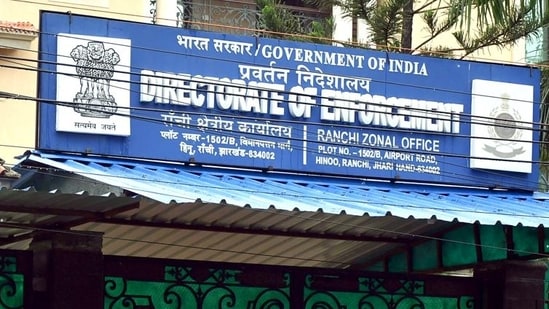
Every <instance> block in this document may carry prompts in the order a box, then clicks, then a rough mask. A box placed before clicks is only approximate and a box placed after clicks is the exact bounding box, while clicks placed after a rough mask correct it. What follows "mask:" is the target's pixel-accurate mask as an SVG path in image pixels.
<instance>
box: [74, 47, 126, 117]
mask: <svg viewBox="0 0 549 309" xmlns="http://www.w3.org/2000/svg"><path fill="white" fill-rule="evenodd" d="M70 55H71V58H72V60H73V61H74V62H76V74H78V78H79V79H80V89H79V91H78V92H77V93H76V95H75V97H74V99H73V102H74V103H75V104H76V106H74V111H76V112H77V113H79V114H80V115H82V116H83V117H92V118H110V117H111V116H112V115H113V114H114V113H116V110H117V104H116V100H115V98H114V96H113V95H112V94H111V91H110V87H111V79H112V77H113V75H114V67H115V65H117V64H118V63H119V62H120V55H119V54H118V53H117V52H116V51H115V50H114V49H113V48H108V49H105V45H104V44H103V42H98V41H90V42H88V43H87V45H86V46H84V45H78V46H76V47H74V49H73V50H72V51H71V54H70Z"/></svg>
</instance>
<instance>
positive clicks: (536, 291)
mask: <svg viewBox="0 0 549 309" xmlns="http://www.w3.org/2000/svg"><path fill="white" fill-rule="evenodd" d="M545 271H546V266H545V264H544V263H542V262H536V261H504V262H501V263H494V264H489V265H486V266H482V267H477V268H475V273H474V276H475V278H476V279H477V280H479V281H480V286H482V304H480V306H479V307H480V308H483V309H516V308H521V309H543V308H544V296H545V295H544V280H545ZM475 307H476V306H475Z"/></svg>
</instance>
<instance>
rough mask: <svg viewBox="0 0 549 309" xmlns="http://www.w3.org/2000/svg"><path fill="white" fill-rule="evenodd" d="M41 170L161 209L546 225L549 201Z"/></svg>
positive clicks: (339, 184) (161, 170)
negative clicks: (192, 206)
mask: <svg viewBox="0 0 549 309" xmlns="http://www.w3.org/2000/svg"><path fill="white" fill-rule="evenodd" d="M37 163H38V164H42V165H43V166H46V167H48V168H53V169H57V170H60V171H65V172H71V173H75V174H78V175H81V176H83V177H86V178H89V179H93V180H95V181H97V182H100V183H105V184H109V185H112V186H115V187H120V188H122V189H124V190H126V191H130V192H134V193H135V194H138V195H141V196H145V197H147V198H150V199H152V200H155V201H159V202H162V203H170V202H175V203H188V202H193V201H196V200H200V201H202V202H204V203H221V202H223V203H226V204H231V205H237V206H246V205H248V206H250V207H252V208H257V209H266V208H269V207H271V206H274V207H276V208H277V209H283V210H293V209H296V208H297V209H299V210H302V211H317V210H319V209H320V210H321V211H323V212H325V213H333V214H339V213H346V214H349V215H363V214H368V215H370V216H385V215H386V214H391V215H393V216H397V217H402V218H408V217H413V218H416V219H432V218H436V219H438V220H443V221H448V222H455V221H457V222H463V223H474V222H480V223H482V224H496V223H501V224H506V225H518V224H521V225H523V226H532V227H535V226H539V225H545V226H547V225H549V224H548V223H549V200H548V198H549V196H548V195H544V194H540V193H528V192H510V191H500V190H489V189H472V188H456V187H449V186H432V185H412V184H394V183H388V182H376V181H366V180H359V179H342V178H326V177H318V176H315V177H312V176H299V175H289V174H284V175H281V174H269V173H258V172H245V171H238V170H227V169H208V168H196V167H189V166H184V165H176V164H166V163H153V162H143V161H132V160H123V159H107V158H101V157H89V156H81V155H66V154H63V155H56V154H46V153H41V152H32V153H29V154H28V156H26V159H25V161H24V162H23V163H22V165H21V167H25V166H27V168H31V169H32V167H31V166H30V165H35V164H37Z"/></svg>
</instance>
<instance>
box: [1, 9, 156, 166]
mask: <svg viewBox="0 0 549 309" xmlns="http://www.w3.org/2000/svg"><path fill="white" fill-rule="evenodd" d="M131 2H132V5H128V1H127V0H93V1H88V0H28V1H25V0H23V1H17V0H0V20H1V21H10V22H17V21H26V22H31V23H32V24H33V25H34V26H35V27H36V28H38V25H39V23H40V20H39V18H40V14H39V13H40V10H48V11H57V12H67V11H71V12H73V13H74V14H87V15H95V16H103V17H108V18H116V19H125V20H133V21H142V22H149V21H150V20H151V19H150V16H147V14H146V13H147V12H148V8H149V1H148V0H132V1H131ZM37 50H38V38H36V39H34V40H33V41H32V42H31V44H30V46H29V48H28V50H21V49H19V50H16V49H0V66H3V67H0V91H4V92H10V93H16V94H20V95H23V96H29V97H35V96H36V93H37V88H36V85H37V83H36V80H37V74H36V71H35V70H36V69H37V59H38V53H37ZM8 58H9V59H8ZM24 59H28V60H29V61H24ZM6 66H21V67H24V68H25V69H24V70H23V69H14V68H9V67H6ZM0 108H1V119H2V120H1V124H0V128H1V130H0V157H1V158H3V159H4V160H6V164H8V165H11V164H13V163H15V162H16V159H14V156H17V155H20V154H22V153H23V152H24V151H25V150H27V149H32V148H34V147H35V140H36V134H35V132H36V116H37V115H36V114H37V113H36V110H37V109H36V104H35V103H34V102H32V101H23V100H14V99H5V98H0Z"/></svg>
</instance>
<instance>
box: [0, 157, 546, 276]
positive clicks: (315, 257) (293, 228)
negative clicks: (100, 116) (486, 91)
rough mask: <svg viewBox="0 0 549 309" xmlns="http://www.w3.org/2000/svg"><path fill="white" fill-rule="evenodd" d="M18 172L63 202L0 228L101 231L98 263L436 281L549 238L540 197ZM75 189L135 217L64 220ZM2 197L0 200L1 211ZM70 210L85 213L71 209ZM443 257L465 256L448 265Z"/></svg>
mask: <svg viewBox="0 0 549 309" xmlns="http://www.w3.org/2000/svg"><path fill="white" fill-rule="evenodd" d="M18 170H19V171H20V172H21V173H22V177H21V179H20V182H19V183H18V184H16V185H18V186H19V188H26V187H28V186H32V188H35V189H36V190H38V191H44V192H50V191H51V190H52V189H53V188H58V189H60V190H62V191H63V192H64V193H66V194H62V195H61V196H62V197H63V198H62V199H61V200H60V201H58V202H59V203H58V204H60V205H61V206H60V205H57V207H56V208H55V209H54V210H55V211H53V212H51V211H48V209H47V207H46V208H44V207H41V206H40V203H37V204H36V205H35V206H33V208H30V209H29V211H31V212H38V213H44V215H48V216H52V215H53V216H52V217H51V218H50V221H47V223H48V224H40V221H37V222H36V224H26V225H23V226H22V228H19V229H17V228H18V227H20V224H21V223H23V221H19V220H10V221H6V222H4V225H5V226H6V227H10V226H11V227H12V228H13V229H14V230H13V231H14V232H17V231H20V230H25V229H29V230H32V229H52V228H53V229H56V228H58V227H59V226H61V227H65V228H70V229H71V230H73V231H92V232H100V233H103V235H104V236H103V253H104V254H108V255H124V256H140V257H155V258H170V259H188V260H202V261H223V262H234V263H254V264H271V265H273V264H274V265H288V266H306V267H326V268H356V269H370V270H374V269H376V270H380V269H385V270H394V269H396V270H397V271H403V270H404V271H406V269H407V267H408V270H407V271H417V270H421V271H425V270H429V271H434V270H436V271H440V270H445V269H448V268H451V269H456V268H460V267H461V268H464V267H470V266H471V265H472V264H474V263H479V262H486V261H487V260H489V259H491V260H494V259H502V258H506V256H508V255H509V254H508V253H509V252H511V253H513V252H515V251H516V253H517V254H518V255H520V256H521V258H538V257H540V256H544V255H546V254H547V253H548V252H549V247H548V248H546V247H545V244H546V243H547V242H546V241H545V237H544V236H543V235H549V229H547V228H545V227H544V225H545V226H546V225H547V222H548V218H549V209H548V203H549V202H548V201H547V200H546V198H545V197H544V196H543V195H542V194H532V193H525V192H508V191H495V190H483V189H471V188H452V187H437V186H425V185H412V184H392V183H386V182H375V181H366V180H359V179H342V178H338V179H336V178H326V177H312V176H304V175H289V174H284V175H283V174H271V173H260V172H254V171H241V170H229V169H214V168H205V167H192V166H185V165H177V164H167V163H165V162H164V163H158V162H143V161H137V160H128V159H114V158H101V157H94V156H84V155H76V154H48V153H42V152H38V151H34V152H29V153H27V155H26V156H25V158H23V159H22V161H21V162H20V164H19V166H18ZM117 189H118V190H117ZM82 190H85V191H86V194H88V195H90V197H93V198H99V197H94V195H104V197H101V198H103V199H105V200H104V201H103V202H102V203H103V204H105V205H109V204H108V203H109V200H110V199H113V201H115V200H114V199H116V198H122V199H123V200H125V199H126V200H125V201H126V203H128V202H127V201H132V199H131V198H129V197H116V196H115V195H125V196H127V195H130V196H134V197H135V196H141V199H140V202H139V206H137V207H136V206H135V205H133V204H129V205H131V206H132V207H129V208H128V207H126V208H124V207H122V206H121V207H115V208H114V209H111V210H100V209H98V210H90V212H91V213H88V212H86V210H87V208H88V207H87V206H86V205H88V204H89V202H87V201H83V202H82V203H80V202H79V201H80V200H78V199H77V200H75V203H72V204H71V205H72V208H70V209H68V211H67V212H64V211H63V210H62V209H63V206H62V205H64V204H67V205H68V204H70V203H71V202H70V201H71V200H73V199H74V198H73V196H74V195H75V193H78V192H81V191H82ZM20 193H21V194H23V192H20ZM113 193H116V194H113ZM50 194H53V193H50ZM56 194H60V193H59V192H57V193H56ZM25 196H27V197H29V195H25ZM2 198H3V196H2V195H0V201H1V200H2ZM29 198H30V197H29ZM127 199H129V200H127ZM45 200H47V199H45ZM31 203H32V202H30V201H28V203H27V204H31ZM4 206H5V207H4ZM80 208H82V210H83V211H84V213H82V214H79V213H78V212H77V211H75V209H80ZM16 209H17V207H14V205H12V204H10V203H0V219H1V218H2V217H3V214H8V213H9V211H14V210H16ZM117 209H118V210H119V211H116V210H117ZM69 210H70V211H69ZM21 211H22V212H23V214H20V216H21V218H24V217H25V215H28V214H27V213H26V212H28V211H27V210H26V209H21ZM94 212H95V214H94V215H92V213H94ZM70 215H76V216H77V217H76V218H72V219H71V220H72V221H69V222H68V223H66V224H61V225H59V224H57V223H56V221H57V220H60V222H61V223H63V220H66V219H67V218H70V217H67V216H70ZM12 218H19V217H17V216H12ZM479 222H480V223H479ZM6 223H8V225H6ZM471 223H474V224H473V225H472V224H471ZM0 227H2V222H1V220H0ZM515 229H516V230H515ZM513 233H514V234H513ZM513 235H514V236H513ZM532 235H533V236H532ZM12 238H13V235H6V237H5V239H6V241H4V243H3V245H2V246H0V247H1V248H6V249H26V248H28V241H26V242H25V241H12V242H10V239H12ZM21 239H22V238H21ZM15 240H18V239H15ZM508 240H510V241H508ZM445 243H448V244H451V245H450V246H445V245H444V244H445ZM482 246H486V247H487V248H489V249H490V250H491V251H490V252H487V253H486V254H484V255H483V254H482V252H481V251H482V249H481V250H480V251H479V250H477V248H482ZM548 246H549V245H548ZM495 247H501V248H500V249H501V252H502V253H501V254H495V255H494V254H493V252H494V250H495V249H494V248H495ZM471 249H472V250H471ZM414 250H415V251H414ZM496 251H497V250H496ZM488 253H490V254H488ZM403 254H404V255H403ZM424 255H429V256H434V258H429V261H432V263H431V264H430V265H428V266H425V260H421V262H419V263H416V262H414V259H416V258H414V257H415V256H417V257H421V256H424ZM403 256H404V258H402V257H403ZM437 256H438V257H440V258H437ZM443 256H466V257H467V258H466V259H458V260H457V261H456V260H455V259H449V260H446V259H445V258H443ZM509 256H510V255H509ZM407 261H409V262H407ZM380 265H381V266H380ZM383 265H385V266H383ZM410 267H411V269H410Z"/></svg>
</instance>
